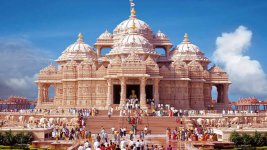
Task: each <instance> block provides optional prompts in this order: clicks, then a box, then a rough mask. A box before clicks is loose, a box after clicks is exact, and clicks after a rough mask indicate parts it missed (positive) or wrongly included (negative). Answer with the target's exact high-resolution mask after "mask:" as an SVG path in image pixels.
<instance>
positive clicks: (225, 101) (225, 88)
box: [223, 84, 229, 105]
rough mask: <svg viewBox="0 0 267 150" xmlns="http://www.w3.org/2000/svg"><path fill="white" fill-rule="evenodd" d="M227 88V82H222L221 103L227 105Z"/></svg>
mask: <svg viewBox="0 0 267 150" xmlns="http://www.w3.org/2000/svg"><path fill="white" fill-rule="evenodd" d="M228 89H229V85H228V84H224V85H223V103H224V104H227V105H228V103H229V98H228Z"/></svg>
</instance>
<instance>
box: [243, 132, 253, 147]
mask: <svg viewBox="0 0 267 150" xmlns="http://www.w3.org/2000/svg"><path fill="white" fill-rule="evenodd" d="M242 141H243V143H242V144H244V145H251V143H252V142H253V139H252V137H251V136H250V135H249V134H247V133H243V134H242Z"/></svg>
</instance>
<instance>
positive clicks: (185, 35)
mask: <svg viewBox="0 0 267 150" xmlns="http://www.w3.org/2000/svg"><path fill="white" fill-rule="evenodd" d="M183 41H184V42H189V39H188V34H187V33H185V34H184V40H183Z"/></svg>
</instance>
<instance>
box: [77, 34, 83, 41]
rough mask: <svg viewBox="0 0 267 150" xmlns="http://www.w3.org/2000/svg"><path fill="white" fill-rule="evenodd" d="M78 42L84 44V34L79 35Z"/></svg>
mask: <svg viewBox="0 0 267 150" xmlns="http://www.w3.org/2000/svg"><path fill="white" fill-rule="evenodd" d="M77 42H83V35H82V33H79V34H78V40H77Z"/></svg>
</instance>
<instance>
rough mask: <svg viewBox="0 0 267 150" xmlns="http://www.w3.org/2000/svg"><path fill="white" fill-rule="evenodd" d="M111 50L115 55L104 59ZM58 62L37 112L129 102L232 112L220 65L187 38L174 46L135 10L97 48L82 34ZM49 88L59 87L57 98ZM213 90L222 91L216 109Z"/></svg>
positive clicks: (41, 78)
mask: <svg viewBox="0 0 267 150" xmlns="http://www.w3.org/2000/svg"><path fill="white" fill-rule="evenodd" d="M106 48H109V49H110V51H109V52H108V53H106V54H103V52H102V51H103V50H104V49H106ZM159 48H160V49H163V50H164V53H158V52H157V49H159ZM56 62H57V64H58V65H57V66H53V65H51V64H50V65H49V66H47V67H45V68H43V69H42V70H41V71H40V73H39V75H38V79H37V80H36V83H37V85H38V101H37V106H36V108H47V109H49V108H89V107H95V108H98V109H107V108H108V107H109V106H111V105H114V104H117V105H118V106H120V107H122V106H123V105H124V104H125V103H126V100H127V99H128V98H136V99H138V101H139V104H140V107H141V108H147V106H148V105H147V104H148V103H149V102H151V101H153V102H154V103H155V104H156V105H157V104H169V105H170V106H172V107H174V108H176V109H196V110H198V109H208V108H209V107H211V105H212V107H214V109H218V110H219V109H220V110H222V109H227V108H228V107H229V99H228V88H229V85H230V83H231V82H230V81H229V79H228V75H227V73H226V72H225V71H223V70H222V69H221V68H219V67H218V66H215V65H214V66H212V67H211V68H209V64H210V60H209V59H208V58H207V57H205V55H204V53H203V52H202V51H201V50H200V48H199V47H197V46H196V45H194V44H193V43H191V41H190V40H189V37H188V35H187V34H185V35H184V38H183V40H182V42H181V43H180V44H178V45H177V46H175V47H173V44H172V43H171V42H170V40H169V39H168V37H167V36H166V35H165V34H164V33H162V32H161V31H158V32H157V33H155V32H153V31H152V30H151V28H150V26H149V25H148V24H146V23H145V22H144V21H142V20H140V19H138V18H137V16H136V11H135V8H134V6H132V7H131V11H130V16H129V18H128V19H127V20H125V21H123V22H121V23H120V24H119V25H117V27H116V28H115V29H114V30H113V33H109V32H108V31H105V32H104V33H102V34H101V35H100V36H99V38H98V39H97V41H96V43H95V44H94V48H92V47H91V46H89V45H88V44H86V43H85V42H84V40H83V35H82V34H81V33H80V34H79V35H78V39H77V41H76V42H75V43H73V44H71V45H70V46H69V47H67V48H66V49H65V50H64V51H63V52H62V54H61V56H60V57H59V58H58V59H57V60H56ZM49 87H53V88H54V96H53V97H52V98H51V97H49ZM212 87H215V88H216V89H217V99H216V103H215V104H214V105H213V103H212Z"/></svg>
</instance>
